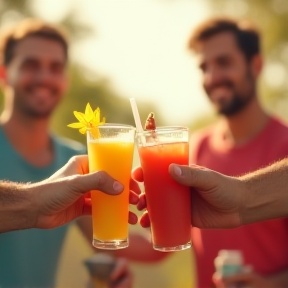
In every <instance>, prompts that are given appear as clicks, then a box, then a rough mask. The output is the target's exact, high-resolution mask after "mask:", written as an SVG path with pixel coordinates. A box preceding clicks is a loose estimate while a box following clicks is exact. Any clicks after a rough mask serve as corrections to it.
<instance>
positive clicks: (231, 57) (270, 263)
mask: <svg viewBox="0 0 288 288" xmlns="http://www.w3.org/2000/svg"><path fill="white" fill-rule="evenodd" d="M188 47H189V49H190V50H191V51H193V52H194V53H195V56H196V58H197V61H198V65H199V68H200V69H201V71H202V79H203V88H204V89H205V91H206V93H207V96H208V98H209V100H210V102H211V103H212V105H213V106H214V107H215V110H216V111H217V112H218V114H219V115H220V117H219V121H218V122H217V123H215V124H213V125H211V126H209V127H206V128H204V129H202V130H201V131H198V132H195V133H194V134H193V135H192V136H191V138H190V153H189V154H190V155H189V157H190V159H189V163H190V164H196V165H200V166H204V167H207V168H209V169H211V170H214V171H217V172H220V173H223V174H226V175H229V176H240V175H243V174H246V173H248V172H252V171H255V170H257V169H259V168H262V167H265V166H267V165H269V164H272V163H274V162H275V161H278V160H280V159H283V158H285V157H287V156H288V127H287V125H285V124H283V123H282V122H281V121H280V120H279V119H277V118H276V117H275V116H271V115H269V114H268V113H267V112H266V111H264V110H263V108H262V107H261V105H260V102H259V99H258V96H259V95H258V91H257V80H258V78H259V75H260V73H261V70H262V64H263V60H262V56H261V51H260V35H259V32H258V31H257V30H256V29H255V27H253V25H252V24H251V23H248V22H242V21H239V22H238V21H235V20H232V19H227V18H212V19H208V20H207V21H205V22H203V23H202V24H201V25H199V26H198V27H197V28H196V29H195V30H194V32H193V33H192V35H191V37H190V38H189V41H188ZM134 177H135V179H136V180H138V181H143V177H142V173H139V172H138V170H135V171H134ZM191 178H192V180H193V179H194V178H193V176H191ZM192 182H193V181H192ZM211 192H215V191H214V190H213V191H211ZM192 193H196V192H195V191H194V192H193V191H192ZM231 193H233V191H231ZM212 194H213V193H212ZM193 195H194V194H193ZM209 195H210V194H209ZM143 196H144V195H143ZM235 196H236V195H235ZM195 197H196V196H195ZM141 199H143V197H142V198H141ZM263 201H264V200H263ZM200 202H201V201H198V203H200ZM143 203H144V204H143ZM145 205H146V204H145V200H144V201H142V200H141V201H140V202H139V205H138V209H140V210H142V209H143V208H145ZM259 205H260V204H259ZM192 206H193V203H192ZM204 206H205V205H203V206H202V208H203V207H204ZM200 208H201V207H199V209H200ZM204 208H205V207H204ZM207 211H208V210H207ZM148 212H149V211H148ZM208 213H210V214H211V212H208ZM212 214H213V213H212ZM144 215H145V217H144V218H142V220H141V222H140V223H141V224H142V225H143V226H144V227H146V226H149V221H146V220H145V219H146V218H147V217H146V216H147V214H144ZM204 216H205V214H204V213H203V217H204ZM210 216H211V215H210ZM208 218H209V217H208ZM215 220H216V219H215ZM191 235H192V243H193V250H194V255H195V263H196V267H197V273H196V274H197V279H196V282H197V284H196V286H195V287H197V288H211V287H217V288H228V287H249V288H264V287H267V288H274V287H275V288H276V287H277V288H278V287H279V288H280V287H283V288H285V287H288V245H287V243H288V219H287V218H282V219H277V220H271V221H265V222H261V223H256V224H251V225H246V226H243V227H240V228H235V229H233V230H220V229H213V230H208V229H199V228H196V227H194V228H192V234H191ZM131 246H132V243H131ZM141 248H142V250H141V251H142V253H143V254H144V253H145V255H146V258H147V257H148V256H147V255H149V253H148V252H149V251H150V250H149V248H148V247H147V249H145V252H144V244H143V243H142V245H141ZM222 249H232V250H241V251H242V253H243V256H244V260H245V264H248V265H252V267H253V272H252V271H251V272H249V273H240V274H237V275H235V276H234V277H233V278H229V277H227V278H225V279H224V280H223V279H221V278H220V276H219V275H217V274H214V271H215V268H214V259H215V258H216V257H217V254H218V251H219V250H222ZM134 250H135V251H136V249H134ZM146 250H147V251H146ZM154 254H156V252H154ZM152 255H153V253H150V256H149V259H148V260H147V259H146V261H152V262H154V261H158V260H160V259H163V258H165V257H166V256H167V253H162V254H161V256H159V253H158V256H159V257H158V258H156V257H155V258H154V259H153V257H152ZM133 256H134V259H135V260H140V259H143V256H141V255H139V259H137V255H136V254H135V253H134V255H133ZM183 265H184V264H183ZM246 272H247V271H246ZM213 275H214V276H213ZM213 278H214V279H213ZM235 279H236V282H233V281H234V280H235ZM231 281H232V285H233V286H230V285H231ZM225 283H226V284H225ZM228 283H229V284H228ZM239 283H240V284H241V285H243V286H241V285H240V286H237V285H238V284H239ZM235 285H236V286H235Z"/></svg>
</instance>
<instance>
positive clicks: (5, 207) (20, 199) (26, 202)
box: [0, 181, 35, 233]
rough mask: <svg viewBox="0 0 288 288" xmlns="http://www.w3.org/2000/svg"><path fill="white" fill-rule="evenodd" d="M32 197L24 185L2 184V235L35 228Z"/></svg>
mask: <svg viewBox="0 0 288 288" xmlns="http://www.w3.org/2000/svg"><path fill="white" fill-rule="evenodd" d="M31 196H32V195H31V193H30V192H28V191H27V189H26V185H24V184H18V183H12V182H4V181H1V182H0V233H1V232H6V231H10V230H18V229H25V228H31V227H33V224H34V223H35V219H34V220H33V218H34V217H35V215H33V212H32V209H31V208H32V207H31V206H32V201H31V198H32V197H31ZM28 211H30V213H27V212H28ZM33 216H34V217H33Z"/></svg>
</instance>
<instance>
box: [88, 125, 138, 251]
mask: <svg viewBox="0 0 288 288" xmlns="http://www.w3.org/2000/svg"><path fill="white" fill-rule="evenodd" d="M97 129H99V135H96V137H93V133H91V131H87V147H88V158H89V171H90V172H94V171H99V170H102V171H105V172H107V173H108V174H109V175H111V176H112V177H113V178H114V179H116V180H117V181H119V182H120V183H122V184H123V185H124V191H123V192H122V193H121V194H119V195H117V196H112V195H107V194H105V193H103V192H101V191H96V190H95V191H92V192H91V200H92V221H93V246H94V247H96V248H99V249H121V248H126V247H128V212H129V181H130V175H131V169H132V160H133V152H134V137H135V128H134V127H133V126H130V125H121V124H109V123H107V124H104V125H100V126H98V127H97Z"/></svg>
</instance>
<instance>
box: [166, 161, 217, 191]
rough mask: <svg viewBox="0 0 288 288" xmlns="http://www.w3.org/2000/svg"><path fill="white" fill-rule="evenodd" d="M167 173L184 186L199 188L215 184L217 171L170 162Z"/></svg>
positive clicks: (204, 188) (208, 187)
mask: <svg viewBox="0 0 288 288" xmlns="http://www.w3.org/2000/svg"><path fill="white" fill-rule="evenodd" d="M169 173H170V175H171V177H172V178H173V179H174V180H176V181H177V182H179V183H180V184H183V185H186V186H190V187H191V186H193V187H195V188H198V189H201V190H207V189H211V186H215V185H216V179H215V177H216V175H218V173H217V172H214V171H213V170H209V169H207V168H204V167H201V166H198V165H191V166H190V167H188V166H180V165H177V164H171V165H170V166H169Z"/></svg>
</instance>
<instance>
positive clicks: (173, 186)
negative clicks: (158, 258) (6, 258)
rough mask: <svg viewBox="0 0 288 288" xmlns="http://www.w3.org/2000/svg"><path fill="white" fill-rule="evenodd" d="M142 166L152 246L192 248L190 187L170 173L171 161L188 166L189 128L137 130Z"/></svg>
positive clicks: (176, 249)
mask: <svg viewBox="0 0 288 288" xmlns="http://www.w3.org/2000/svg"><path fill="white" fill-rule="evenodd" d="M136 138H137V147H138V152H139V156H140V162H141V166H142V169H143V176H144V187H145V195H146V201H147V209H148V213H149V217H150V221H151V233H152V243H153V248H154V249H155V250H159V251H178V250H184V249H187V248H190V247H191V202H190V191H189V188H188V187H186V186H183V185H180V184H178V183H177V182H176V181H175V180H173V179H172V178H171V177H170V175H169V172H168V167H169V165H170V164H171V163H177V164H180V165H188V154H189V147H188V129H187V128H186V127H157V129H156V131H144V132H139V133H137V137H136Z"/></svg>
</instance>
